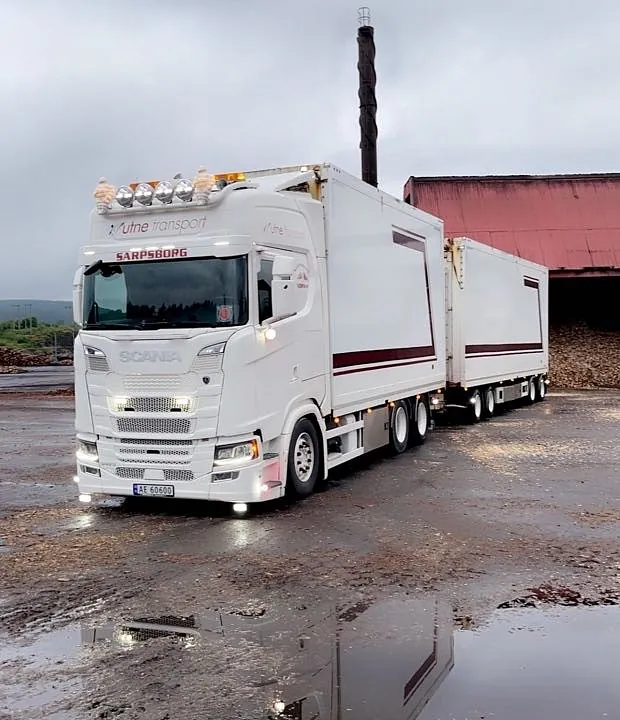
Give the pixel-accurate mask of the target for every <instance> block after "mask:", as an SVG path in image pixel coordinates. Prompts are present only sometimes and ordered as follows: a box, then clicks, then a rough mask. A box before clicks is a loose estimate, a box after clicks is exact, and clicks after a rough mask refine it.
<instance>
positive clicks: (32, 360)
mask: <svg viewBox="0 0 620 720" xmlns="http://www.w3.org/2000/svg"><path fill="white" fill-rule="evenodd" d="M45 362H46V360H45V359H44V358H41V357H38V356H37V355H30V354H28V353H25V352H22V351H21V350H11V348H6V347H0V372H8V368H24V367H33V366H35V365H44V364H45Z"/></svg>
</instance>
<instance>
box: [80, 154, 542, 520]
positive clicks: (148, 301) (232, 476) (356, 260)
mask: <svg viewBox="0 0 620 720" xmlns="http://www.w3.org/2000/svg"><path fill="white" fill-rule="evenodd" d="M95 198H96V201H97V208H96V209H95V210H93V215H92V223H91V238H90V244H89V245H88V246H86V247H84V248H82V250H81V255H80V261H79V265H80V267H79V269H78V271H77V273H76V275H75V282H74V317H75V321H76V322H77V323H78V324H79V325H80V328H81V329H80V332H79V334H78V336H77V338H76V342H75V394H76V430H77V441H78V448H77V453H76V454H77V475H76V482H77V483H78V486H79V492H80V498H81V499H82V500H83V501H86V502H88V501H89V500H90V499H91V497H92V495H95V494H105V495H117V496H147V497H164V498H194V499H204V500H216V501H223V502H227V503H231V504H233V506H235V509H236V510H237V511H238V512H244V511H245V510H246V509H247V505H248V504H249V503H258V502H264V501H267V500H273V499H276V498H279V497H281V496H282V495H284V494H285V492H290V493H292V494H295V495H297V496H305V495H308V494H310V493H311V492H312V491H313V490H314V488H315V487H316V486H317V484H318V483H320V482H322V481H323V480H324V479H325V478H326V476H327V473H328V471H329V470H330V469H331V468H333V467H335V466H337V465H340V464H341V463H344V462H346V461H347V460H350V459H352V458H355V457H358V456H360V455H362V454H364V453H367V452H369V451H371V450H375V449H377V448H380V447H383V446H388V445H389V446H391V448H392V450H393V451H394V452H395V453H401V452H404V451H405V450H406V449H407V447H408V446H409V445H411V444H412V443H421V442H423V441H424V439H425V437H426V434H427V432H428V430H429V427H430V425H431V421H432V415H433V413H434V412H437V411H441V410H443V409H445V408H446V407H447V406H453V405H457V406H460V407H463V408H466V409H468V411H469V414H470V416H471V419H472V420H473V421H477V420H480V419H481V418H482V417H483V416H485V415H486V416H487V417H488V416H490V415H492V414H493V412H494V411H495V407H496V405H498V404H501V403H504V402H508V401H510V400H517V399H521V398H526V399H527V398H529V399H531V400H532V401H534V400H540V399H542V398H543V397H544V394H545V387H546V384H545V383H546V375H547V369H548V337H547V285H548V271H547V269H546V268H543V267H541V266H538V265H533V264H532V263H527V262H526V261H523V260H521V259H520V258H515V257H514V256H512V255H508V254H506V253H501V252H499V251H497V250H493V249H491V248H487V247H486V246H483V245H481V244H480V243H476V242H474V241H472V240H469V239H456V240H450V241H447V242H446V243H445V244H444V237H443V225H442V222H441V220H439V219H438V218H435V217H433V216H431V215H428V214H427V213H425V212H423V211H421V210H419V209H416V208H413V207H411V206H410V205H408V204H406V203H405V202H403V201H400V200H397V199H395V198H393V197H391V196H389V195H387V194H386V193H383V192H381V191H380V190H377V189H376V188H374V187H372V186H370V185H368V184H367V183H364V182H363V181H361V180H358V179H356V178H354V177H352V176H350V175H348V174H346V173H345V172H343V171H342V170H339V169H338V168H336V167H334V166H332V165H328V164H320V165H314V166H297V167H288V168H278V169H274V170H265V171H257V172H248V173H234V174H230V175H228V174H227V175H209V174H207V173H206V172H205V171H204V170H201V171H199V172H198V173H197V175H196V177H195V178H193V179H192V180H187V179H183V178H175V179H174V180H172V181H162V182H150V183H139V184H135V185H131V186H122V187H119V188H115V187H114V186H112V185H110V184H108V183H107V182H106V181H104V180H102V181H100V183H99V185H98V186H97V189H96V190H95Z"/></svg>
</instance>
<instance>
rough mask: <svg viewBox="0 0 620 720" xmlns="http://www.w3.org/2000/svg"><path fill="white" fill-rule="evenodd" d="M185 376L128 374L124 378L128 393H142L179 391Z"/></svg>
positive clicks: (126, 392)
mask: <svg viewBox="0 0 620 720" xmlns="http://www.w3.org/2000/svg"><path fill="white" fill-rule="evenodd" d="M182 382H183V378H181V377H179V376H178V375H127V376H126V377H125V378H124V379H123V386H124V388H125V394H126V395H140V393H156V392H161V391H162V390H164V391H166V392H177V391H178V390H179V389H180V388H181V384H182Z"/></svg>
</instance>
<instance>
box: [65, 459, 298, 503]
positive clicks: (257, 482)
mask: <svg viewBox="0 0 620 720" xmlns="http://www.w3.org/2000/svg"><path fill="white" fill-rule="evenodd" d="M199 467H200V464H199V463H198V462H196V463H191V464H190V465H184V466H183V470H179V468H178V466H177V467H173V466H170V467H147V468H146V469H145V470H144V472H143V473H142V474H141V476H139V477H138V474H137V473H134V476H133V477H131V476H130V475H131V474H132V473H130V472H126V473H125V474H126V475H128V477H119V475H118V470H119V468H116V471H115V472H113V471H112V470H109V469H106V468H105V465H104V463H101V465H100V466H99V474H98V475H96V474H94V473H93V472H92V471H91V472H89V471H88V470H87V468H86V467H85V466H84V465H82V464H79V463H78V467H77V474H76V482H77V486H78V490H79V493H80V495H113V496H121V497H123V496H124V497H136V496H138V495H137V493H135V492H134V487H135V486H136V485H152V486H158V487H161V488H163V486H168V487H170V486H172V487H173V488H174V498H178V499H184V500H208V501H217V502H226V503H259V502H267V501H269V500H275V499H277V498H280V497H282V496H283V495H284V482H283V479H282V477H281V469H280V468H281V464H280V457H279V456H278V455H276V456H273V457H268V458H263V459H261V460H258V461H255V462H252V463H248V464H245V465H240V466H232V465H228V466H222V467H215V468H214V469H213V470H212V471H211V472H208V473H202V474H201V473H200V472H199V470H198V468H199ZM203 467H204V466H203ZM122 469H124V470H131V469H132V468H126V467H123V468H122ZM133 469H134V470H136V469H137V468H133ZM181 478H183V479H181ZM185 478H191V479H185ZM169 499H173V498H169Z"/></svg>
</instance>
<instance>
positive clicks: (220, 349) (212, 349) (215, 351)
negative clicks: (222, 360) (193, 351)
mask: <svg viewBox="0 0 620 720" xmlns="http://www.w3.org/2000/svg"><path fill="white" fill-rule="evenodd" d="M225 347H226V343H225V342H222V343H218V344H217V345H209V346H208V347H206V348H202V350H201V351H200V352H199V353H198V357H212V356H213V355H223V354H224V348H225Z"/></svg>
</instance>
